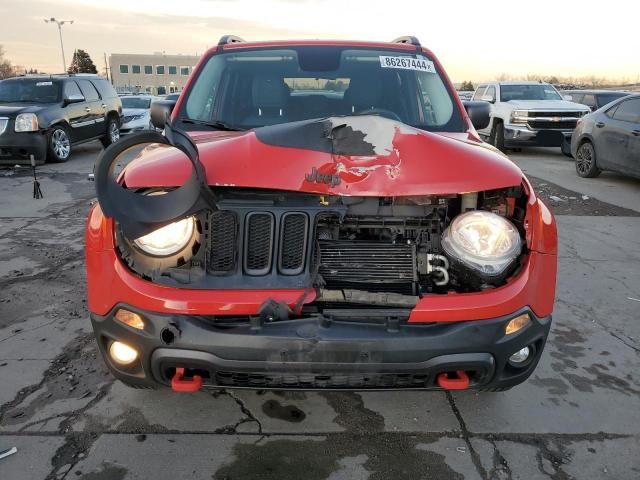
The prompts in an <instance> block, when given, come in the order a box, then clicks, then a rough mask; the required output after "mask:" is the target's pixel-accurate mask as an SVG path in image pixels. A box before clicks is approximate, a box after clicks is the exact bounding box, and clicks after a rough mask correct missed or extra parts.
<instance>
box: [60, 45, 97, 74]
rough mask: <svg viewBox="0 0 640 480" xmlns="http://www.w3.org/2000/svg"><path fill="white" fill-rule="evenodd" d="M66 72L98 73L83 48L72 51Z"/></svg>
mask: <svg viewBox="0 0 640 480" xmlns="http://www.w3.org/2000/svg"><path fill="white" fill-rule="evenodd" d="M67 72H68V73H98V69H97V68H96V66H95V65H94V63H93V60H91V57H90V56H89V54H88V53H87V52H85V51H84V50H80V49H78V50H76V51H75V52H73V59H72V60H71V65H69V69H68V70H67Z"/></svg>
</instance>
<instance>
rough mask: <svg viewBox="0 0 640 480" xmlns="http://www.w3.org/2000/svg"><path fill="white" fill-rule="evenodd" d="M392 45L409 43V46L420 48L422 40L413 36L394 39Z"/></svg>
mask: <svg viewBox="0 0 640 480" xmlns="http://www.w3.org/2000/svg"><path fill="white" fill-rule="evenodd" d="M391 43H407V44H409V45H415V46H416V47H420V46H421V45H420V40H418V37H414V36H412V35H407V36H405V37H398V38H394V39H393V40H392V41H391Z"/></svg>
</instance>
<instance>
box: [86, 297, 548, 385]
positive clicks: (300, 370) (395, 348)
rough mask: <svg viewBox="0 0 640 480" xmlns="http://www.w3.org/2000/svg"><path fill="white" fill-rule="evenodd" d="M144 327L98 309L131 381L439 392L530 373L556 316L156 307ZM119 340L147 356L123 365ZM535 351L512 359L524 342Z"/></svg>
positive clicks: (104, 345)
mask: <svg viewBox="0 0 640 480" xmlns="http://www.w3.org/2000/svg"><path fill="white" fill-rule="evenodd" d="M122 308H126V309H128V310H131V311H135V312H137V313H139V314H141V315H142V316H143V317H144V321H145V328H144V330H143V331H141V330H136V329H134V328H131V327H129V326H126V325H124V324H122V323H120V322H119V321H118V320H115V319H114V317H113V314H115V312H116V311H117V309H118V308H116V309H114V311H113V312H111V314H109V315H107V316H104V317H101V316H97V315H93V314H92V315H91V320H92V324H93V328H94V331H95V334H96V337H97V338H98V343H99V346H100V350H101V352H102V354H103V356H104V359H105V361H106V363H107V365H108V366H109V368H110V369H111V371H112V372H113V373H114V375H115V376H116V377H118V378H119V379H121V380H122V381H124V382H125V383H128V384H130V385H132V386H136V387H140V388H152V387H154V386H155V385H157V384H162V385H169V384H170V382H171V378H172V377H173V375H174V373H175V369H176V368H178V367H181V368H185V369H186V371H187V372H188V374H189V375H200V376H202V377H203V380H204V386H205V387H216V388H220V387H225V388H226V387H231V388H256V389H287V390H294V389H305V390H315V389H336V390H386V389H421V390H436V389H439V388H440V387H439V385H438V382H437V376H438V374H440V373H443V372H452V371H458V370H464V371H465V372H466V373H467V375H468V377H469V380H470V382H469V383H470V385H469V386H470V388H481V389H500V388H508V387H511V386H513V385H517V384H519V383H521V382H523V381H524V380H526V379H527V378H528V377H529V375H531V372H532V371H533V370H534V368H535V366H536V364H537V363H538V360H539V358H540V355H541V353H542V350H543V347H544V344H545V341H546V338H547V335H548V333H549V328H550V324H551V317H546V318H536V317H535V315H533V314H532V313H531V312H529V311H528V310H527V309H524V310H522V311H519V312H515V313H514V314H513V315H509V316H507V317H501V318H496V319H491V320H479V321H468V322H455V323H434V324H422V325H414V324H406V323H405V324H400V325H394V327H393V328H389V325H388V324H387V325H385V324H374V323H369V324H363V323H361V322H357V323H352V322H336V321H327V319H326V318H323V317H311V318H305V319H296V320H288V321H278V322H273V323H269V324H264V325H263V326H262V327H261V328H260V329H255V325H254V326H253V327H252V326H251V325H250V324H248V323H239V324H237V325H229V323H228V322H227V323H226V324H225V326H216V325H215V324H214V321H213V319H210V318H206V317H196V316H166V315H159V314H150V313H148V312H143V311H140V310H137V309H134V308H131V307H128V306H123V307H122ZM525 312H527V313H529V315H530V317H531V322H530V323H529V325H528V326H527V327H525V328H524V329H522V330H521V331H519V332H517V333H514V334H511V335H509V336H506V335H505V326H506V324H507V323H508V321H509V320H510V319H512V318H514V317H516V316H518V315H519V314H522V313H525ZM114 340H119V341H122V342H124V343H127V344H128V345H130V346H132V347H134V348H136V349H137V350H138V352H139V357H138V359H137V360H136V361H135V362H134V363H133V364H131V365H130V366H127V367H122V366H120V365H118V364H116V363H115V362H113V361H112V359H111V358H110V356H109V353H108V351H109V346H110V344H111V343H112V342H113V341H114ZM526 346H529V347H530V348H531V355H530V358H529V359H528V360H527V361H526V362H523V363H522V364H521V365H519V366H516V365H514V364H511V363H510V362H509V361H508V359H509V357H510V356H511V355H513V354H514V353H515V352H517V351H518V350H520V349H521V348H523V347H526Z"/></svg>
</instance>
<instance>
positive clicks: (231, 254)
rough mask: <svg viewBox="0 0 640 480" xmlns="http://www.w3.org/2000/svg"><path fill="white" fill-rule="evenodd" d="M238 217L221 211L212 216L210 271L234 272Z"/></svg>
mask: <svg viewBox="0 0 640 480" xmlns="http://www.w3.org/2000/svg"><path fill="white" fill-rule="evenodd" d="M236 231H237V228H236V216H235V214H234V213H233V212H229V211H225V210H220V211H217V212H214V213H213V214H212V215H211V230H210V236H211V254H210V256H209V269H210V270H211V271H212V272H215V273H228V272H232V271H233V270H234V268H235V263H236Z"/></svg>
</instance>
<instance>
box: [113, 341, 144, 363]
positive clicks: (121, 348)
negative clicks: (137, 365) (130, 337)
mask: <svg viewBox="0 0 640 480" xmlns="http://www.w3.org/2000/svg"><path fill="white" fill-rule="evenodd" d="M109 355H111V358H113V360H114V361H115V362H116V363H119V364H120V365H128V364H130V363H132V362H134V361H135V360H136V358H138V352H137V351H136V350H135V349H134V348H132V347H130V346H129V345H127V344H126V343H122V342H113V343H112V344H111V346H110V347H109Z"/></svg>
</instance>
